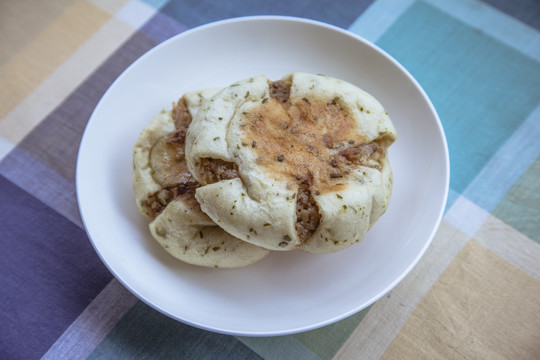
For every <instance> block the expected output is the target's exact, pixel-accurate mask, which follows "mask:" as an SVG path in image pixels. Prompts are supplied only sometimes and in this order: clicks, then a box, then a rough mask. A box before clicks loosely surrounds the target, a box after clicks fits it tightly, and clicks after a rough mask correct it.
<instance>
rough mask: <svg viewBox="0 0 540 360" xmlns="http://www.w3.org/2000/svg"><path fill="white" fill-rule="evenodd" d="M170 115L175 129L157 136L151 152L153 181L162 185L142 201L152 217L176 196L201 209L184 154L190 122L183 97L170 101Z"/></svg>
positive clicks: (195, 182) (197, 185)
mask: <svg viewBox="0 0 540 360" xmlns="http://www.w3.org/2000/svg"><path fill="white" fill-rule="evenodd" d="M171 115H172V119H173V121H174V126H175V132H173V133H171V134H168V135H166V136H164V137H163V138H161V139H159V140H158V141H157V142H156V144H154V146H153V147H152V150H151V153H150V164H151V166H152V171H153V177H154V180H155V181H156V182H157V183H159V184H160V185H161V186H163V188H162V189H161V190H159V191H157V192H155V193H154V194H151V195H149V196H148V197H147V198H146V200H145V201H144V203H143V207H144V208H145V212H146V214H147V215H148V216H149V217H151V218H152V219H153V218H155V217H156V216H158V215H159V214H160V213H161V212H162V211H163V209H165V207H166V206H167V205H168V204H169V203H170V202H171V201H173V200H174V199H176V198H177V197H179V196H182V197H183V198H184V201H186V202H187V204H188V205H189V206H190V207H191V208H193V209H194V210H196V209H200V206H199V203H198V202H197V200H196V199H195V190H196V189H197V188H198V187H199V186H200V184H199V183H198V182H197V180H196V179H195V178H194V177H193V175H192V174H191V173H190V172H189V170H188V169H187V164H186V160H185V156H184V154H185V140H186V132H187V129H188V127H189V124H190V123H191V114H190V113H189V111H188V109H187V105H186V102H185V99H184V98H181V99H180V100H178V102H177V103H176V104H173V109H172V113H171Z"/></svg>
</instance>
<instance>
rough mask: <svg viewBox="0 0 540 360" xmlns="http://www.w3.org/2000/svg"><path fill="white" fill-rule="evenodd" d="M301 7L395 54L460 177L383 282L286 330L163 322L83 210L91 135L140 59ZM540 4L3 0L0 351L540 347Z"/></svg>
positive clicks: (440, 351)
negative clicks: (180, 38)
mask: <svg viewBox="0 0 540 360" xmlns="http://www.w3.org/2000/svg"><path fill="white" fill-rule="evenodd" d="M254 14H280V15H293V16H300V17H305V18H311V19H315V20H320V21H324V22H327V23H330V24H333V25H337V26H339V27H342V28H345V29H349V30H350V31H352V32H353V33H355V34H358V35H360V36H363V37H365V38H367V39H368V40H370V41H372V42H374V43H375V44H377V45H378V46H380V47H381V48H382V49H384V50H385V51H387V52H388V53H389V54H390V55H392V56H393V57H395V58H396V59H397V60H398V61H399V62H401V63H402V64H403V65H404V66H405V67H406V68H407V69H408V70H409V71H410V72H411V73H412V74H413V76H415V78H416V79H417V80H418V81H419V82H420V84H421V85H422V86H423V87H424V89H425V90H426V92H427V94H428V95H429V96H430V98H431V99H432V101H433V103H434V105H435V107H436V109H437V111H438V113H439V115H440V118H441V120H442V122H443V126H444V129H445V131H446V135H447V139H448V144H449V150H450V159H451V189H450V196H449V201H448V205H447V208H446V212H445V215H444V219H443V221H442V224H441V226H440V228H439V230H438V232H437V234H436V236H435V238H434V240H433V243H432V245H431V246H430V247H429V249H428V251H427V253H426V254H425V256H424V257H423V258H422V259H421V261H420V263H419V264H418V265H417V266H416V267H415V268H414V269H413V271H412V272H411V273H410V274H409V275H408V276H407V277H406V278H405V279H404V280H403V281H402V282H401V283H400V284H399V285H398V286H397V287H396V288H394V289H393V290H392V291H391V292H390V293H389V294H387V295H386V296H384V297H383V298H382V299H380V300H379V301H377V302H376V303H375V304H373V305H372V306H370V307H369V308H367V309H365V310H364V311H361V312H360V313H358V314H356V315H354V316H352V317H350V318H347V319H345V320H342V321H340V322H338V323H335V324H333V325H330V326H327V327H324V328H321V329H318V330H313V331H310V332H306V333H300V334H296V335H290V336H282V337H269V338H247V337H235V336H228V335H220V334H215V333H211V332H207V331H203V330H200V329H197V328H193V327H190V326H188V325H185V324H182V323H179V322H176V321H174V320H171V319H169V318H167V317H165V316H163V315H161V314H160V313H158V312H156V311H155V310H153V309H151V308H150V307H148V306H147V305H145V304H143V303H142V302H140V301H138V300H137V299H136V298H135V297H134V296H133V295H131V293H129V292H128V291H127V290H126V289H124V288H123V287H122V286H121V285H120V284H119V283H118V282H117V281H116V280H115V279H114V278H113V277H112V275H111V274H110V273H109V272H108V271H107V270H106V268H105V266H104V265H103V264H102V263H101V262H100V260H99V258H98V256H97V255H96V253H95V251H94V250H93V248H92V246H91V244H90V241H89V240H88V238H87V236H86V234H85V231H84V230H83V227H82V223H81V219H80V216H79V211H78V206H77V199H76V190H75V184H74V180H75V165H76V156H77V150H78V146H79V143H80V139H81V135H82V133H83V130H84V128H85V125H86V123H87V121H88V119H89V116H90V114H91V112H92V110H93V109H94V107H95V105H96V104H97V102H98V100H99V99H100V97H101V96H102V95H103V93H104V92H105V90H106V89H107V88H108V86H109V85H110V84H111V83H112V82H113V81H114V80H115V78H116V77H117V76H118V75H119V74H120V73H121V72H122V71H123V70H124V69H125V68H126V67H127V66H129V65H130V64H131V63H132V62H133V61H135V60H136V59H137V58H138V57H139V56H140V55H142V54H143V53H144V52H146V51H147V50H149V49H150V48H152V47H153V46H155V45H157V44H159V43H160V42H162V41H164V40H166V39H167V38H169V37H171V36H173V35H175V34H178V33H180V32H182V31H184V30H186V29H189V28H192V27H195V26H198V25H201V24H205V23H208V22H211V21H214V20H218V19H223V18H229V17H236V16H244V15H254ZM539 154H540V2H538V1H534V0H519V1H518V0H516V1H504V0H483V1H479V0H455V1H444V0H373V1H372V0H356V1H353V0H342V1H322V0H317V1H304V0H302V1H263V0H256V1H239V0H234V1H232V0H231V1H214V2H213V1H210V0H203V1H195V0H193V1H191V0H172V1H166V0H147V1H142V0H114V1H106V0H86V1H85V0H47V1H38V0H35V1H30V0H25V1H17V0H3V1H0V244H1V245H0V246H1V247H0V249H1V254H0V358H1V359H35V358H41V357H44V358H47V359H64V358H65V359H79V358H90V359H136V358H149V359H154V358H155V359H167V358H178V359H180V358H181V359H258V358H262V359H377V358H384V359H421V358H425V359H540V225H539V224H540V180H539V176H540V157H539Z"/></svg>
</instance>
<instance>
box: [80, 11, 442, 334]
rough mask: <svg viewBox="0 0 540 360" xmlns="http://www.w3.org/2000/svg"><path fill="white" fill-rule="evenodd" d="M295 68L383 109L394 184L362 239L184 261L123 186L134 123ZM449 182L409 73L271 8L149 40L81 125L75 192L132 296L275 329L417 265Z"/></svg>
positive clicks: (346, 302) (360, 299)
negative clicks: (339, 245)
mask: <svg viewBox="0 0 540 360" xmlns="http://www.w3.org/2000/svg"><path fill="white" fill-rule="evenodd" d="M293 71H304V72H311V73H323V74H326V75H329V76H333V77H337V78H341V79H344V80H347V81H349V82H351V83H353V84H356V85H357V86H359V87H361V88H363V89H364V90H366V91H368V92H369V93H371V94H372V95H374V96H375V97H376V98H377V99H378V100H379V101H380V102H381V103H382V104H383V106H384V107H385V108H386V110H387V111H388V112H389V113H390V117H391V118H392V120H393V121H394V124H395V127H396V129H397V132H398V137H399V138H398V140H397V142H396V143H395V144H394V145H393V146H392V147H391V149H390V161H391V164H392V167H393V170H394V182H395V184H394V191H393V195H392V199H391V201H390V206H389V208H388V210H387V212H386V214H385V215H384V216H383V217H382V218H381V219H380V220H379V221H378V223H377V224H376V225H375V226H374V227H373V228H372V229H371V230H370V231H369V233H368V235H367V237H366V238H365V240H364V241H363V242H361V243H360V244H357V245H355V246H352V247H350V248H349V249H347V250H344V251H342V252H338V253H335V254H331V255H314V254H308V253H303V252H287V253H284V252H276V253H272V254H271V255H270V256H268V257H267V258H265V259H264V260H262V261H261V262H259V263H256V264H255V265H252V266H249V267H246V268H239V269H230V270H223V269H206V268H200V267H196V266H191V265H187V264H183V263H181V262H179V261H178V260H176V259H174V258H173V257H172V256H170V255H169V254H167V253H166V252H165V251H164V250H163V249H162V248H161V247H160V246H159V245H158V243H157V242H156V241H155V240H153V239H152V237H151V235H150V233H149V230H148V222H147V220H146V219H145V218H143V217H142V216H141V215H139V213H138V211H137V208H136V205H135V199H134V194H133V190H132V187H131V171H132V166H131V162H132V147H133V144H134V143H135V140H136V139H137V137H138V136H139V133H140V131H141V130H142V129H143V128H144V126H145V125H146V124H147V123H148V122H149V121H150V120H151V119H152V117H153V116H154V115H155V114H156V113H158V112H159V111H160V110H161V109H164V108H166V109H170V107H171V103H172V102H173V101H176V100H177V99H178V98H179V97H180V96H181V95H182V94H183V93H184V92H186V91H190V90H198V89H202V88H206V87H214V86H225V85H229V84H231V83H233V82H235V81H237V80H240V79H244V78H248V77H251V76H254V75H258V74H264V75H266V76H268V77H269V78H271V79H279V78H281V77H282V76H283V75H285V74H287V73H289V72H293ZM448 181H449V160H448V150H447V145H446V140H445V136H444V132H443V129H442V126H441V123H440V121H439V119H438V117H437V114H436V112H435V110H434V108H433V106H432V104H431V102H430V101H429V99H428V97H427V96H426V94H425V93H424V91H423V90H422V89H421V87H420V86H419V85H418V83H417V82H416V81H415V80H414V79H413V78H412V76H411V75H410V74H409V73H408V72H407V71H406V70H405V69H404V68H403V67H402V66H401V65H400V64H398V63H397V62H396V61H395V60H393V59H392V58H391V57H390V56H388V55H387V54H386V53H384V52H383V51H382V50H380V49H379V48H377V47H376V46H374V45H373V44H371V43H369V42H367V41H366V40H363V39H361V38H360V37H358V36H355V35H353V34H351V33H348V32H346V31H344V30H342V29H339V28H336V27H333V26H330V25H326V24H323V23H319V22H315V21H311V20H305V19H298V18H290V17H276V16H258V17H247V18H237V19H231V20H226V21H220V22H216V23H212V24H208V25H205V26H201V27H198V28H195V29H192V30H189V31H186V32H184V33H182V34H180V35H178V36H176V37H174V38H172V39H170V40H168V41H166V42H164V43H162V44H160V45H159V46H156V47H155V48H154V49H152V50H150V51H148V53H146V54H145V55H144V56H142V57H141V58H140V59H138V60H137V61H136V62H135V63H134V64H132V65H131V66H130V67H129V68H128V69H127V70H126V71H124V73H123V74H122V75H121V76H120V77H119V78H118V79H117V80H116V81H115V82H114V83H113V84H112V85H111V87H110V88H109V89H108V91H107V92H106V93H105V95H104V96H103V98H102V99H101V101H100V102H99V104H98V105H97V107H96V109H95V110H94V113H93V114H92V116H91V118H90V120H89V122H88V125H87V127H86V130H85V132H84V135H83V138H82V141H81V146H80V150H79V155H78V163H77V193H78V200H79V206H80V212H81V216H82V218H83V221H84V224H85V227H86V231H87V233H88V236H89V237H90V239H91V241H92V243H93V246H94V248H95V249H96V251H97V253H98V254H99V256H100V257H101V259H102V261H103V262H104V263H105V265H106V266H107V267H108V268H109V270H110V271H111V272H112V273H113V274H114V276H115V277H116V278H117V279H118V280H119V281H120V282H121V283H122V284H123V285H124V286H125V287H126V288H128V289H129V290H130V291H131V292H132V293H133V294H135V295H136V296H137V297H138V298H140V299H141V300H142V301H144V302H145V303H147V304H149V305H150V306H152V307H153V308H155V309H157V310H158V311H160V312H162V313H163V314H166V315H168V316H170V317H172V318H174V319H177V320H179V321H182V322H184V323H187V324H190V325H193V326H196V327H199V328H203V329H207V330H211V331H215V332H220V333H226V334H235V335H246V336H270V335H284V334H291V333H296V332H301V331H306V330H310V329H314V328H318V327H321V326H324V325H327V324H330V323H332V322H335V321H337V320H340V319H343V318H345V317H348V316H350V315H353V314H354V313H356V312H358V311H360V310H362V309H364V308H365V307H367V306H369V305H370V304H372V303H373V302H374V301H376V300H377V299H379V298H380V297H381V296H383V295H384V294H385V293H387V292H388V291H389V290H390V289H392V288H393V287H394V286H395V285H396V284H397V283H398V282H399V281H400V280H401V279H403V277H405V275H406V274H407V273H408V272H409V271H410V270H411V269H412V267H413V266H414V265H415V264H416V263H417V262H418V260H419V259H420V257H421V256H422V255H423V253H424V252H425V250H426V248H427V247H428V245H429V243H430V242H431V239H432V238H433V235H434V233H435V231H436V229H437V227H438V225H439V223H440V220H441V217H442V213H443V210H444V206H445V204H446V198H447V193H448Z"/></svg>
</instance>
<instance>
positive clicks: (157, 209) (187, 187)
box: [143, 179, 200, 219]
mask: <svg viewBox="0 0 540 360" xmlns="http://www.w3.org/2000/svg"><path fill="white" fill-rule="evenodd" d="M199 186H200V185H199V183H198V182H197V181H196V180H195V179H193V180H186V181H182V182H180V183H179V184H178V185H175V186H169V187H166V188H163V189H161V190H159V191H157V192H156V193H154V194H152V195H150V196H148V197H147V198H146V201H145V203H144V204H143V206H144V208H145V210H146V215H148V216H149V217H150V218H152V219H154V218H155V217H156V216H158V215H159V214H160V213H161V212H162V211H163V209H165V207H166V206H167V205H168V204H169V203H170V202H171V201H173V200H174V199H176V198H177V197H178V196H182V195H184V196H185V200H186V201H187V202H188V204H189V205H190V207H192V208H195V209H197V208H200V205H199V203H198V202H197V200H196V199H195V196H194V195H195V190H196V189H197V188H198V187H199Z"/></svg>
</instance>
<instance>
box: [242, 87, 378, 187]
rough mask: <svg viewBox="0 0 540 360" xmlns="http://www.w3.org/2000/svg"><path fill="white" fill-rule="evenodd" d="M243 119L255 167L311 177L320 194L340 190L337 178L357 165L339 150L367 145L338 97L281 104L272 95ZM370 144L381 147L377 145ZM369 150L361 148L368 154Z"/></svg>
mask: <svg viewBox="0 0 540 360" xmlns="http://www.w3.org/2000/svg"><path fill="white" fill-rule="evenodd" d="M245 119H246V124H247V126H246V127H245V132H244V137H243V142H244V143H246V144H253V143H256V144H257V146H256V147H252V148H253V149H254V151H255V153H256V154H257V156H258V159H259V165H260V166H262V167H265V168H266V169H267V170H268V173H269V174H271V176H273V177H274V178H276V179H278V180H284V181H287V182H290V181H294V182H296V180H295V179H297V178H305V177H306V176H312V177H313V184H312V187H313V189H314V190H317V191H318V192H320V193H326V192H335V191H339V190H341V189H343V186H344V185H343V179H342V178H344V177H346V176H347V175H348V174H349V172H350V170H351V165H359V164H360V162H359V161H358V160H359V159H360V158H361V156H360V155H359V156H353V155H352V154H351V155H350V156H349V152H343V153H342V154H341V153H340V150H344V149H346V148H351V147H355V146H356V147H358V146H361V145H363V144H366V139H365V137H364V136H363V135H362V134H360V133H359V132H358V128H357V125H356V122H355V121H354V119H353V118H352V117H351V116H349V113H348V111H347V110H346V108H344V107H343V106H342V105H341V104H340V101H339V99H337V98H334V99H332V100H330V101H327V100H325V99H317V98H309V99H308V98H303V99H302V100H300V101H297V102H295V103H291V102H290V101H289V100H287V101H286V102H284V103H282V102H281V99H278V98H275V97H272V98H270V99H268V101H265V102H264V103H261V104H260V105H258V106H256V107H255V108H253V109H251V111H249V112H248V113H246V114H245ZM373 148H374V149H375V148H376V149H378V150H377V151H379V150H380V151H384V149H382V148H380V147H377V146H376V145H374V147H373ZM351 152H354V151H353V150H351ZM374 152H375V151H371V152H370V151H360V153H361V154H363V155H366V156H367V157H368V158H369V157H370V156H371V154H373V153H374ZM345 155H347V156H348V157H347V156H345ZM364 163H366V164H367V163H368V162H365V161H364Z"/></svg>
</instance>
